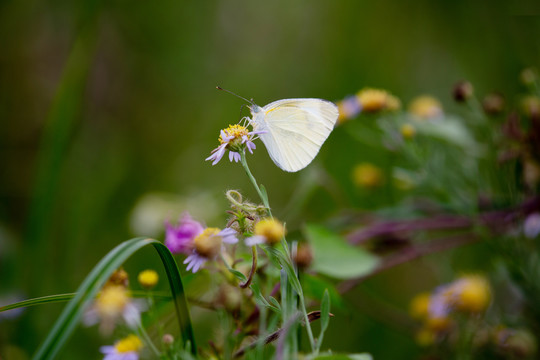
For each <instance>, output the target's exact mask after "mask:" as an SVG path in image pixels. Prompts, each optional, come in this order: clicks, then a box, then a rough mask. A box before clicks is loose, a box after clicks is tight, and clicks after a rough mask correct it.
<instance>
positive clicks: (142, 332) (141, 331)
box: [138, 322, 161, 357]
mask: <svg viewBox="0 0 540 360" xmlns="http://www.w3.org/2000/svg"><path fill="white" fill-rule="evenodd" d="M138 330H139V331H138V333H139V336H141V337H142V338H143V339H144V342H145V343H146V345H148V347H149V348H150V349H152V352H153V353H154V354H155V355H156V356H157V357H160V356H161V353H160V352H159V350H158V349H157V348H156V346H155V345H154V343H153V342H152V340H151V339H150V337H149V336H148V333H147V332H146V330H145V329H144V326H142V324H141V323H140V322H139V324H138Z"/></svg>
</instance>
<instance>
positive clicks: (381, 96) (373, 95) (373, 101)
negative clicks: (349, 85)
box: [356, 89, 389, 112]
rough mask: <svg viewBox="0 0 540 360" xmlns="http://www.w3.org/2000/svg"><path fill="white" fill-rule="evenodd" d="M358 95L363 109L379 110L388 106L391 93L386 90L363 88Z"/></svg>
mask: <svg viewBox="0 0 540 360" xmlns="http://www.w3.org/2000/svg"><path fill="white" fill-rule="evenodd" d="M356 96H357V98H358V101H359V102H360V104H362V111H364V112H377V111H381V110H384V109H385V108H386V105H387V101H388V96H389V94H388V93H387V92H386V91H384V90H378V89H363V90H360V91H359V92H358V94H357V95H356Z"/></svg>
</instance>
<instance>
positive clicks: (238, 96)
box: [216, 86, 255, 105]
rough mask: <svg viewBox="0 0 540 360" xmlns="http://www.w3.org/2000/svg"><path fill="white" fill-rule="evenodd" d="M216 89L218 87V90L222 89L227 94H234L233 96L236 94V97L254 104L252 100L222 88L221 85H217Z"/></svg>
mask: <svg viewBox="0 0 540 360" xmlns="http://www.w3.org/2000/svg"><path fill="white" fill-rule="evenodd" d="M216 89H218V90H223V91H225V92H228V93H229V94H231V95H234V96H236V97H237V98H240V99H242V100H244V101H245V102H248V103H250V104H252V105H255V103H254V102H253V100H248V99H246V98H245V97H242V96H240V95H237V94H235V93H233V92H232V91H229V90H226V89H223V88H221V87H219V86H216Z"/></svg>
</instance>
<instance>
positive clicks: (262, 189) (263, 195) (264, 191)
mask: <svg viewBox="0 0 540 360" xmlns="http://www.w3.org/2000/svg"><path fill="white" fill-rule="evenodd" d="M259 189H260V190H261V195H262V197H263V202H264V203H265V204H268V193H267V192H266V188H265V187H264V185H263V184H259Z"/></svg>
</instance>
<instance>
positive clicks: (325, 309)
mask: <svg viewBox="0 0 540 360" xmlns="http://www.w3.org/2000/svg"><path fill="white" fill-rule="evenodd" d="M329 321H330V295H329V294H328V290H324V295H323V298H322V301H321V332H320V334H319V338H318V339H317V352H318V351H319V349H320V348H321V345H322V342H323V339H324V333H325V332H326V329H327V328H328V322H329Z"/></svg>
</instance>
